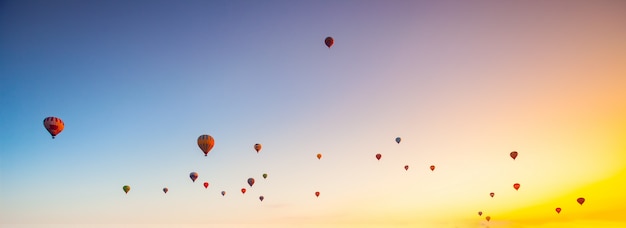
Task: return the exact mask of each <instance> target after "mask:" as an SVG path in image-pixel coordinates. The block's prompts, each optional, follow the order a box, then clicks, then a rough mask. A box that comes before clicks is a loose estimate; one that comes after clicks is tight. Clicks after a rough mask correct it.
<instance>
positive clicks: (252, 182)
mask: <svg viewBox="0 0 626 228" xmlns="http://www.w3.org/2000/svg"><path fill="white" fill-rule="evenodd" d="M248 184H249V185H250V187H252V185H254V178H252V177H250V178H248Z"/></svg>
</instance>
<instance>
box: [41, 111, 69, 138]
mask: <svg viewBox="0 0 626 228" xmlns="http://www.w3.org/2000/svg"><path fill="white" fill-rule="evenodd" d="M43 126H44V127H45V128H46V130H48V133H50V135H52V138H53V139H54V137H56V136H57V135H58V134H59V133H61V131H63V128H65V124H64V123H63V120H61V118H58V117H54V116H50V117H46V118H45V119H43Z"/></svg>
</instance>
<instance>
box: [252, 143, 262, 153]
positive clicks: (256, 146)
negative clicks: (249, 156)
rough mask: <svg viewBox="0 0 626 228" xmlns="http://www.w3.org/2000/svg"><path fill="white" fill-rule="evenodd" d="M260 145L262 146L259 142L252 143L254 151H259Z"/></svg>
mask: <svg viewBox="0 0 626 228" xmlns="http://www.w3.org/2000/svg"><path fill="white" fill-rule="evenodd" d="M262 147H263V146H261V144H259V143H257V144H254V150H256V152H257V153H259V151H261V148H262Z"/></svg>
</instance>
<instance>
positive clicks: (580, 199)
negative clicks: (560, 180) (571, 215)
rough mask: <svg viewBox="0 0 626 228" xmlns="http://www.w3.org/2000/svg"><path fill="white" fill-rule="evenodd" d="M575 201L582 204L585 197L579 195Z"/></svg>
mask: <svg viewBox="0 0 626 228" xmlns="http://www.w3.org/2000/svg"><path fill="white" fill-rule="evenodd" d="M576 202H578V203H579V204H580V205H583V203H584V202H585V198H583V197H580V198H578V199H576Z"/></svg>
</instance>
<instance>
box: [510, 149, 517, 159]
mask: <svg viewBox="0 0 626 228" xmlns="http://www.w3.org/2000/svg"><path fill="white" fill-rule="evenodd" d="M511 157H512V158H513V160H515V158H517V151H513V152H511Z"/></svg>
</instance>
